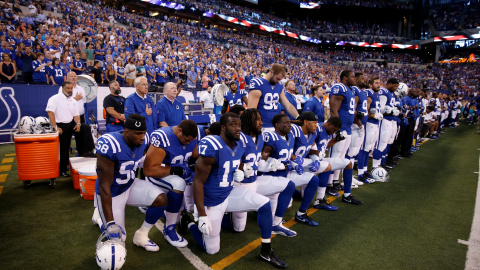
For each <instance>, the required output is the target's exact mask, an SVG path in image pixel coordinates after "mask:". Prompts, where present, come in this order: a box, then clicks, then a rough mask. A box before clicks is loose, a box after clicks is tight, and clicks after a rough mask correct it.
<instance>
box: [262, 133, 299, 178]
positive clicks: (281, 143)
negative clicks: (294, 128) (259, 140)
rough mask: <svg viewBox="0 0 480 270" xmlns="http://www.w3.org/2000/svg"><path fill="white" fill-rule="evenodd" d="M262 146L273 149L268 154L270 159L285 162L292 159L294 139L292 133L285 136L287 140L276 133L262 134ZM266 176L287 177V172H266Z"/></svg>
mask: <svg viewBox="0 0 480 270" xmlns="http://www.w3.org/2000/svg"><path fill="white" fill-rule="evenodd" d="M263 140H264V144H265V145H268V146H271V147H272V148H273V150H272V152H271V153H270V157H271V158H275V159H278V160H279V161H280V162H286V161H288V160H290V159H291V158H292V155H293V147H294V146H295V138H293V135H292V133H291V132H290V133H288V134H287V140H285V138H283V137H282V136H280V135H279V134H278V133H276V132H273V131H272V132H265V133H263ZM265 174H267V175H273V176H283V177H287V174H288V171H286V170H282V171H276V172H267V173H265Z"/></svg>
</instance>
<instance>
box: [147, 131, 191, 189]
mask: <svg viewBox="0 0 480 270" xmlns="http://www.w3.org/2000/svg"><path fill="white" fill-rule="evenodd" d="M150 144H151V145H153V147H157V148H162V149H163V150H165V152H166V154H165V158H164V159H163V162H162V164H165V165H168V166H175V165H177V166H178V165H180V164H184V163H187V162H188V159H189V158H190V157H191V156H192V153H193V150H194V149H195V146H197V139H195V140H193V141H191V142H190V143H189V144H188V145H183V144H181V143H180V141H179V140H178V138H177V136H176V135H175V133H173V127H163V128H159V129H157V130H155V131H154V132H152V134H151V135H150ZM146 179H147V180H148V181H150V182H152V183H153V184H155V185H160V186H162V185H161V182H162V180H161V179H160V178H154V177H146Z"/></svg>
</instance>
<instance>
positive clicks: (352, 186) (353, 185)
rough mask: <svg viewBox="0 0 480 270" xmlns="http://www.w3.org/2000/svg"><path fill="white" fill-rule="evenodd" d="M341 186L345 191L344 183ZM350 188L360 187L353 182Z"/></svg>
mask: <svg viewBox="0 0 480 270" xmlns="http://www.w3.org/2000/svg"><path fill="white" fill-rule="evenodd" d="M340 185H342V189H343V188H344V185H343V182H342V183H341V184H340ZM350 188H358V185H357V184H354V183H353V182H352V185H351V186H350Z"/></svg>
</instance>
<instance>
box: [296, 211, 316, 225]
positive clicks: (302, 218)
mask: <svg viewBox="0 0 480 270" xmlns="http://www.w3.org/2000/svg"><path fill="white" fill-rule="evenodd" d="M295 221H296V222H301V223H305V224H307V225H310V226H318V222H316V221H314V220H313V219H311V218H310V217H309V216H308V215H307V213H303V214H302V215H299V214H298V213H295Z"/></svg>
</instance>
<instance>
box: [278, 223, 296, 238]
mask: <svg viewBox="0 0 480 270" xmlns="http://www.w3.org/2000/svg"><path fill="white" fill-rule="evenodd" d="M272 234H278V235H282V236H286V237H295V236H297V232H295V231H293V230H290V229H289V228H287V227H285V226H283V224H282V223H280V224H278V225H274V226H272Z"/></svg>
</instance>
